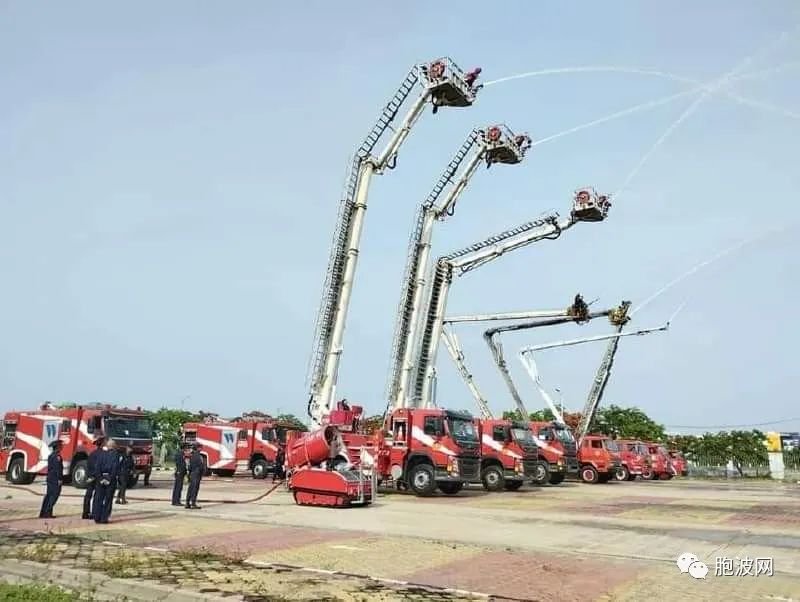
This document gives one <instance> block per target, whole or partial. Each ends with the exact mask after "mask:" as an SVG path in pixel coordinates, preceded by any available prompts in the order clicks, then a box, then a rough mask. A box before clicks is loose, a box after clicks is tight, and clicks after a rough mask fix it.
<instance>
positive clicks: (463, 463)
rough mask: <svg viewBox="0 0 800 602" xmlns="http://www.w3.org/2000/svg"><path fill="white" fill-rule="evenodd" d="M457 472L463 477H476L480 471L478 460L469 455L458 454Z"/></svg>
mask: <svg viewBox="0 0 800 602" xmlns="http://www.w3.org/2000/svg"><path fill="white" fill-rule="evenodd" d="M458 469H459V470H458V472H459V476H460V477H462V478H463V479H467V480H469V479H477V478H478V474H479V472H480V460H479V459H478V458H472V457H469V456H459V458H458Z"/></svg>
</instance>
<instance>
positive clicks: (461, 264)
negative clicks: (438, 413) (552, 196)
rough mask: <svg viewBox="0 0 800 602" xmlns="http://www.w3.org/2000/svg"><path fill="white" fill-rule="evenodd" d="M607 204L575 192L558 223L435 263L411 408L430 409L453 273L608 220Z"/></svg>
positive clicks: (536, 225)
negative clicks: (586, 224) (577, 226)
mask: <svg viewBox="0 0 800 602" xmlns="http://www.w3.org/2000/svg"><path fill="white" fill-rule="evenodd" d="M610 207H611V203H610V202H609V200H608V196H606V195H603V196H600V195H598V194H597V193H596V192H595V191H594V190H593V189H590V188H584V189H581V190H578V191H576V193H575V196H574V198H573V203H572V211H571V213H570V216H569V218H567V219H559V217H558V214H557V213H552V214H551V215H549V216H547V217H545V218H543V219H538V220H534V221H532V222H528V223H525V224H522V225H521V226H518V227H517V228H514V229H512V230H507V231H505V232H501V233H500V234H497V235H495V236H491V237H489V238H487V239H486V240H483V241H481V242H479V243H476V244H474V245H471V246H469V247H466V248H464V249H461V250H459V251H455V252H453V253H450V254H449V255H445V256H444V257H440V258H439V261H437V263H436V266H435V269H434V276H433V282H432V284H431V291H430V298H429V300H428V307H427V311H426V315H425V326H424V329H423V330H422V332H421V337H420V339H421V340H420V348H419V353H418V355H417V363H416V368H415V379H414V397H413V399H414V404H415V405H416V406H418V407H419V406H421V407H431V403H432V402H431V390H432V387H431V386H430V385H431V384H432V383H433V379H434V376H435V367H436V353H437V351H438V348H439V339H440V338H441V334H442V327H443V325H444V317H445V309H446V306H447V295H448V292H449V288H450V283H451V282H452V279H453V272H454V271H456V270H458V271H459V275H463V274H464V273H466V272H468V271H470V270H473V269H475V268H477V267H480V266H482V265H484V264H486V263H488V262H490V261H492V260H494V259H497V258H498V257H500V256H501V255H504V254H505V253H508V252H511V251H514V250H516V249H520V248H522V247H525V246H527V245H529V244H532V243H534V242H538V241H540V240H547V239H550V240H554V239H556V238H558V237H559V236H561V233H562V232H563V231H564V230H566V229H568V228H570V227H572V226H573V225H574V224H576V223H578V222H582V221H585V222H600V221H603V220H604V219H605V218H606V217H607V216H608V211H609V209H610Z"/></svg>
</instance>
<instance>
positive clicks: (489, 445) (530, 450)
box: [475, 419, 564, 491]
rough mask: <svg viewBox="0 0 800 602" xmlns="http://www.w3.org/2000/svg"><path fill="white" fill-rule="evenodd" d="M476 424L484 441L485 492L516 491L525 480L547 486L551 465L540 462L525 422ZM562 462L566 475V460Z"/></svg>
mask: <svg viewBox="0 0 800 602" xmlns="http://www.w3.org/2000/svg"><path fill="white" fill-rule="evenodd" d="M475 424H476V426H477V427H478V431H479V435H480V439H481V473H480V482H481V483H482V484H483V488H484V489H486V491H501V490H503V489H506V490H508V491H516V490H517V489H519V488H520V487H521V486H522V484H523V483H524V481H525V479H530V480H531V481H532V482H533V483H535V484H537V485H544V484H545V483H547V482H548V480H549V478H550V474H549V470H548V462H547V460H546V459H544V458H543V457H542V458H540V456H539V452H538V449H539V448H538V446H537V444H536V440H535V438H534V436H533V433H532V432H531V429H530V427H529V426H528V424H527V423H526V422H518V421H512V420H495V419H485V420H476V421H475ZM560 462H561V463H560V464H559V465H558V467H560V468H561V470H562V472H563V468H564V463H563V460H561V459H560Z"/></svg>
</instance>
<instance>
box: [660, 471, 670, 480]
mask: <svg viewBox="0 0 800 602" xmlns="http://www.w3.org/2000/svg"><path fill="white" fill-rule="evenodd" d="M659 478H660V479H661V480H662V481H669V480H670V479H671V478H672V473H671V472H662V473H661V476H660V477H659Z"/></svg>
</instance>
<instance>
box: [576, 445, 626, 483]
mask: <svg viewBox="0 0 800 602" xmlns="http://www.w3.org/2000/svg"><path fill="white" fill-rule="evenodd" d="M578 462H579V463H580V475H581V479H582V480H583V481H584V482H586V483H608V481H609V480H611V479H612V478H613V477H614V474H615V473H616V472H617V470H618V469H619V467H620V466H621V462H620V457H619V453H618V452H617V446H616V444H615V442H614V440H613V439H611V437H607V436H606V435H586V436H584V438H583V440H582V441H581V445H580V448H579V449H578Z"/></svg>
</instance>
